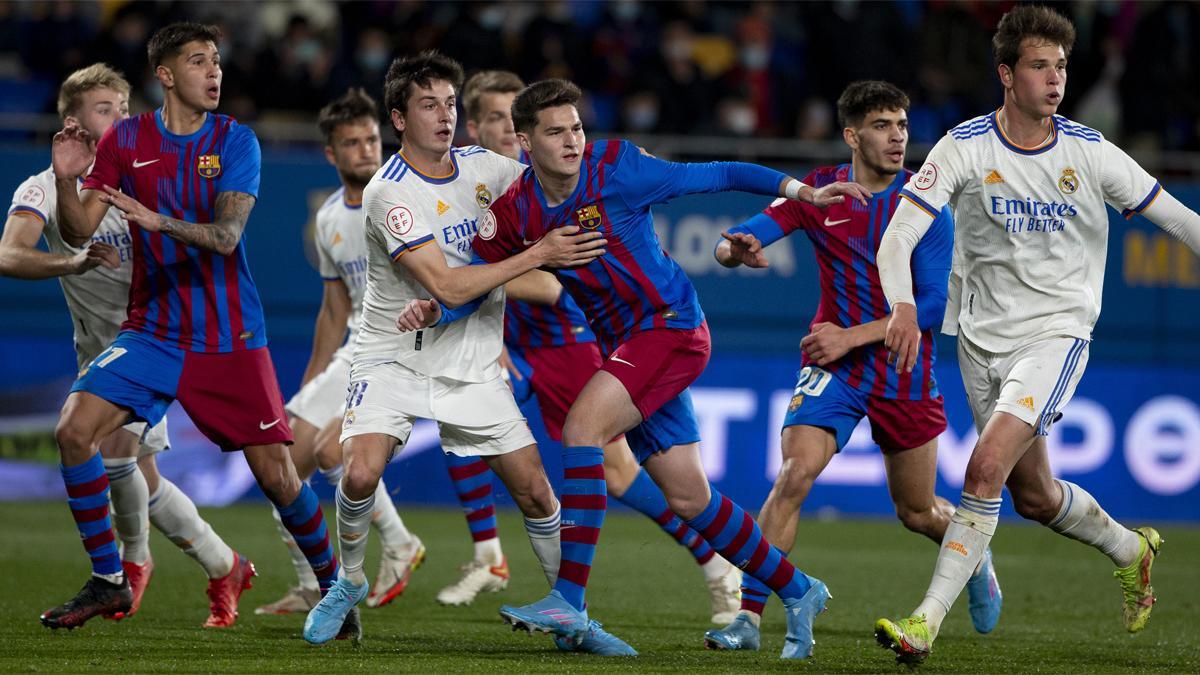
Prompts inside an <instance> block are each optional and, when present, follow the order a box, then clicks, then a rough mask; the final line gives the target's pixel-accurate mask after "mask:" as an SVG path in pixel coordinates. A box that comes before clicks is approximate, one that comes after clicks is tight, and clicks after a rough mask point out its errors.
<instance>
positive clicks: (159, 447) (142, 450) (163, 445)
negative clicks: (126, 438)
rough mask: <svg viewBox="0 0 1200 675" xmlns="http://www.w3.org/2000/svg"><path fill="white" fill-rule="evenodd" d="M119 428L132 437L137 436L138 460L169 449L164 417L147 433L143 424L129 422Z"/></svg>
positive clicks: (169, 444)
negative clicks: (138, 441) (138, 442)
mask: <svg viewBox="0 0 1200 675" xmlns="http://www.w3.org/2000/svg"><path fill="white" fill-rule="evenodd" d="M121 428H122V429H124V430H125V431H128V432H129V433H131V434H133V435H134V436H137V437H138V438H139V439H140V440H141V443H140V444H139V445H138V454H137V456H138V457H139V458H141V457H145V456H146V455H153V454H156V453H159V452H162V451H163V450H169V449H170V448H171V440H170V439H169V438H168V437H167V418H166V417H164V418H162V420H161V421H159V423H158V424H155V425H154V426H153V427H151V428H150V430H149V431H146V423H145V422H130V423H129V424H126V425H125V426H123V427H121Z"/></svg>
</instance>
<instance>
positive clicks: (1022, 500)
mask: <svg viewBox="0 0 1200 675" xmlns="http://www.w3.org/2000/svg"><path fill="white" fill-rule="evenodd" d="M1053 497H1054V496H1052V495H1049V494H1042V493H1040V492H1022V493H1013V510H1015V511H1016V512H1017V515H1019V516H1021V517H1022V518H1025V519H1027V520H1032V521H1035V522H1038V523H1043V524H1045V523H1048V522H1050V521H1051V520H1054V517H1055V516H1057V515H1058V510H1059V507H1060V506H1061V504H1060V500H1059V499H1056V498H1053Z"/></svg>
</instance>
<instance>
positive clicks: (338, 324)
mask: <svg viewBox="0 0 1200 675" xmlns="http://www.w3.org/2000/svg"><path fill="white" fill-rule="evenodd" d="M352 306H353V305H352V301H351V300H350V289H348V288H346V282H344V281H342V280H341V279H326V280H325V290H324V293H323V294H322V295H321V308H320V309H319V310H317V323H316V326H315V327H314V329H313V346H312V354H310V355H309V357H308V367H306V368H305V369H304V377H303V378H301V380H300V386H304V385H305V384H308V381H309V380H311V379H313V378H314V377H316V376H317V375H319V374H320V373H321V372H323V371H324V370H325V368H326V367H328V366H329V361H330V360H331V359H332V358H333V353H334V352H336V351H337V349H338V347H340V346H342V342H343V341H344V340H345V339H346V321H347V320H348V319H349V318H350V311H351V308H352Z"/></svg>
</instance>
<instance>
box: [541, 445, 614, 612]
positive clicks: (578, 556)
mask: <svg viewBox="0 0 1200 675" xmlns="http://www.w3.org/2000/svg"><path fill="white" fill-rule="evenodd" d="M563 479H564V480H563V486H562V535H561V536H562V562H561V563H560V564H559V568H558V579H557V580H556V581H555V582H554V590H556V591H558V592H559V593H560V594H561V595H562V596H563V597H564V598H566V600H567V602H569V603H571V605H572V606H573V607H574V608H575V609H577V610H579V611H581V612H582V611H583V609H584V606H585V603H584V593H585V592H586V590H587V582H588V574H590V573H591V571H592V559H593V558H595V556H596V542H597V541H598V540H599V539H600V527H601V526H602V525H604V511H605V509H606V508H607V506H608V501H607V498H606V490H605V484H604V451H603V450H601V449H600V448H597V447H591V446H576V447H571V448H566V449H565V450H564V451H563Z"/></svg>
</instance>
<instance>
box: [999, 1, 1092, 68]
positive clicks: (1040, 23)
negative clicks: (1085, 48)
mask: <svg viewBox="0 0 1200 675" xmlns="http://www.w3.org/2000/svg"><path fill="white" fill-rule="evenodd" d="M1026 38H1037V39H1040V40H1044V41H1046V42H1049V43H1050V44H1054V45H1059V46H1060V47H1062V48H1063V53H1064V54H1066V55H1067V56H1070V55H1071V48H1072V47H1074V46H1075V26H1074V25H1073V24H1072V23H1071V20H1070V19H1068V18H1067V17H1065V16H1063V15H1062V14H1059V13H1058V12H1056V11H1054V10H1052V9H1050V8H1049V7H1043V6H1042V5H1018V6H1017V7H1014V8H1012V9H1010V10H1008V11H1007V12H1005V14H1004V16H1002V17H1000V24H999V25H998V26H996V34H995V35H993V36H992V56H993V57H994V58H995V59H996V65H998V66H999V65H1005V66H1008V67H1009V68H1015V67H1016V65H1017V61H1019V60H1020V59H1021V43H1022V42H1024V41H1025V40H1026Z"/></svg>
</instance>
